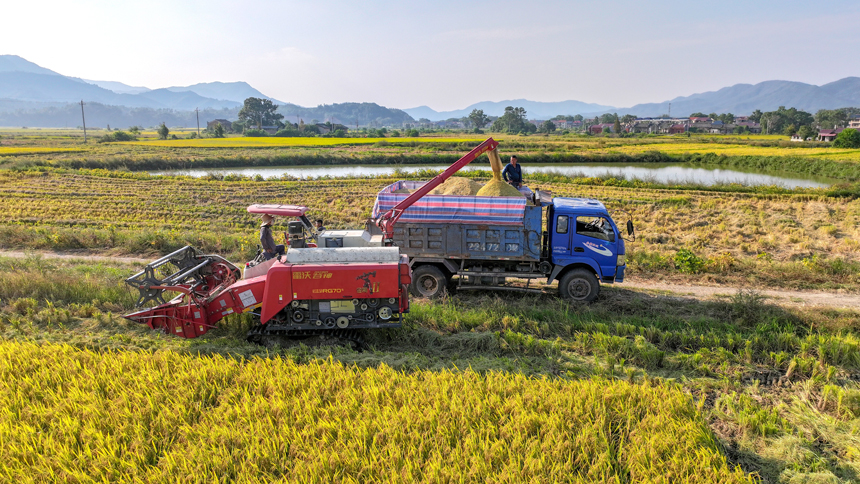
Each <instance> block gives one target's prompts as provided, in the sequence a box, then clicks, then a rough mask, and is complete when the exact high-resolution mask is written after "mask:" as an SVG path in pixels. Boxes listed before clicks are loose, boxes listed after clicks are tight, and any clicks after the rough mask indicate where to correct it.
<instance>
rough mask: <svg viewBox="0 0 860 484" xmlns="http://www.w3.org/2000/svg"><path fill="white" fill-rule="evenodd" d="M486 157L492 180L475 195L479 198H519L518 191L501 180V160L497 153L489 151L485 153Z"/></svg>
mask: <svg viewBox="0 0 860 484" xmlns="http://www.w3.org/2000/svg"><path fill="white" fill-rule="evenodd" d="M487 157H488V158H490V167H492V168H493V179H492V180H490V182H489V183H487V184H486V185H484V188H481V189H480V190H478V193H477V194H476V195H478V196H481V197H521V196H523V194H522V193H520V191H519V190H517V189H516V188H514V187H512V186H510V185H509V184H508V183H507V182H505V181H504V180H502V159H501V158H499V152H498V151H496V150H491V151H488V152H487Z"/></svg>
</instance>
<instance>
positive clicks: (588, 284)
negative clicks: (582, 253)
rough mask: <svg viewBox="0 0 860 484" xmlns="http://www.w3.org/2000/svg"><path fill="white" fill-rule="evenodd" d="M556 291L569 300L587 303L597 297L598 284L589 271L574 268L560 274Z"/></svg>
mask: <svg viewBox="0 0 860 484" xmlns="http://www.w3.org/2000/svg"><path fill="white" fill-rule="evenodd" d="M558 292H559V294H561V297H563V298H565V299H568V300H570V301H574V302H585V303H589V302H591V301H594V300H595V299H597V294H598V293H599V292H600V284H599V283H598V282H597V277H595V275H594V273H592V272H591V271H589V270H586V269H574V270H572V271H570V272H568V273H567V274H565V275H564V276H562V278H561V280H560V281H559V282H558Z"/></svg>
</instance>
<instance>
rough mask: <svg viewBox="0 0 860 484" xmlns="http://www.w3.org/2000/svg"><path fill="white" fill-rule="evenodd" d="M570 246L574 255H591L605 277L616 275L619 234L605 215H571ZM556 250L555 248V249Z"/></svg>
mask: <svg viewBox="0 0 860 484" xmlns="http://www.w3.org/2000/svg"><path fill="white" fill-rule="evenodd" d="M571 219H575V220H571V222H570V225H571V227H572V228H573V230H571V232H573V233H572V234H571V241H570V242H571V243H570V247H571V250H572V251H573V253H574V255H580V256H584V257H590V258H592V259H594V261H595V262H597V265H599V266H600V272H601V273H602V276H603V277H612V276H614V275H615V269H616V263H617V261H618V244H617V243H616V240H617V238H618V235H617V234H616V233H615V229H614V227H613V225H612V223H611V222H610V221H609V220H607V219H606V218H605V217H600V216H587V215H577V216H573V215H572V216H571ZM553 250H555V249H553Z"/></svg>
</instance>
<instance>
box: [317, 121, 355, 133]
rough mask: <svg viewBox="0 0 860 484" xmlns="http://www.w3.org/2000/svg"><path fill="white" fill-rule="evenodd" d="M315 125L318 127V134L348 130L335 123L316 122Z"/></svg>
mask: <svg viewBox="0 0 860 484" xmlns="http://www.w3.org/2000/svg"><path fill="white" fill-rule="evenodd" d="M316 127H317V128H319V130H320V134H329V133H331V132H332V131H337V130H342V131H343V132H344V133H346V132H347V131H349V128H347V127H346V126H344V125H342V124H337V123H317V124H316Z"/></svg>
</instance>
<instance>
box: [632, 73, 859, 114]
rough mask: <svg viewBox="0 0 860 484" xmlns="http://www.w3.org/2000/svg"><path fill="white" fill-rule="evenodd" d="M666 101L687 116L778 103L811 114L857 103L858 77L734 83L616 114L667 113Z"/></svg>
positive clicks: (740, 111)
mask: <svg viewBox="0 0 860 484" xmlns="http://www.w3.org/2000/svg"><path fill="white" fill-rule="evenodd" d="M669 103H672V114H673V115H675V116H689V115H690V114H691V113H695V112H702V113H734V114H736V115H743V114H750V113H752V112H753V111H755V110H756V109H760V110H762V111H775V110H776V109H778V108H779V107H780V106H785V107H794V108H797V109H800V110H803V111H807V112H810V113H814V112H816V111H818V110H819V109H834V108H840V107H849V106H860V77H846V78H845V79H840V80H838V81H835V82H831V83H829V84H825V85H823V86H815V85H812V84H805V83H802V82H791V81H765V82H760V83H758V84H736V85H734V86H731V87H724V88H722V89H720V90H719V91H711V92H704V93H700V94H693V95H691V96H684V97H677V98H675V99H672V100H671V101H664V102H662V103H647V104H637V105H635V106H632V107H630V108H619V109H618V113H619V114H622V113H624V114H627V113H630V114H636V115H637V116H660V115H663V114H667V113H668V112H669Z"/></svg>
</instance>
